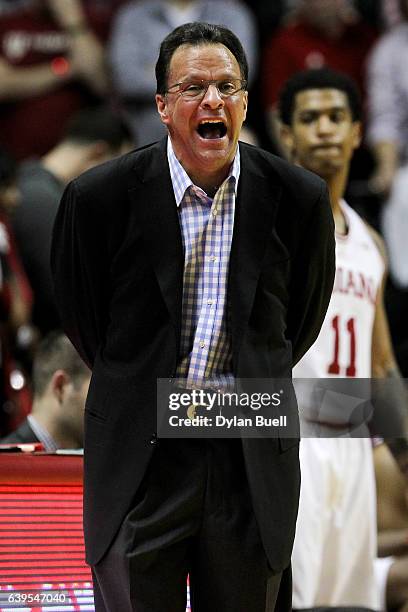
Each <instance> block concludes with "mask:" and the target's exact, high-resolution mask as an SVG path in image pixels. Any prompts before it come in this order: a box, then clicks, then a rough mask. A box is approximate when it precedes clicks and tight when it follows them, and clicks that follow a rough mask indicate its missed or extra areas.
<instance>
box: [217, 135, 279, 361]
mask: <svg viewBox="0 0 408 612" xmlns="http://www.w3.org/2000/svg"><path fill="white" fill-rule="evenodd" d="M240 153H241V174H240V180H239V186H238V194H237V200H236V206H235V220H234V234H233V239H232V246H231V258H230V273H229V285H228V291H229V293H228V295H229V305H230V316H231V324H232V343H233V355H234V364H235V367H236V364H237V358H238V353H239V348H240V344H241V341H242V337H243V331H244V330H245V328H246V326H247V323H248V319H249V316H250V313H251V309H252V304H253V301H254V297H255V292H256V289H257V285H258V278H259V274H260V270H261V266H262V261H263V257H264V254H265V249H266V246H267V243H268V238H269V237H270V235H271V233H272V229H273V226H274V219H275V214H276V210H277V205H278V202H279V199H280V195H281V188H280V187H279V186H278V185H276V186H274V185H273V183H272V181H271V179H270V177H266V176H265V175H264V174H263V173H262V172H261V171H260V170H259V168H258V167H257V165H256V164H254V163H253V161H252V157H251V155H250V154H249V151H248V149H247V147H244V146H240Z"/></svg>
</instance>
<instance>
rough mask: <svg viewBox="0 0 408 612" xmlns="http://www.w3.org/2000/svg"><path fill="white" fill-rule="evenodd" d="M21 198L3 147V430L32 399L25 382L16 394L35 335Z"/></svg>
mask: <svg viewBox="0 0 408 612" xmlns="http://www.w3.org/2000/svg"><path fill="white" fill-rule="evenodd" d="M20 198H21V195H20V192H19V189H18V186H17V165H16V162H15V160H14V159H13V158H12V157H11V156H10V155H9V154H8V153H7V152H6V151H5V150H2V149H0V430H3V431H4V430H5V429H6V428H7V427H8V426H9V423H10V422H12V420H13V415H14V413H15V412H16V413H17V412H19V411H20V410H21V409H24V404H27V400H28V401H29V398H28V397H26V394H25V393H23V390H22V387H23V385H20V386H19V391H20V392H19V393H16V389H14V385H13V382H12V378H13V374H12V373H13V372H15V371H16V364H15V356H16V351H17V350H19V351H20V349H25V350H27V349H30V344H31V342H32V340H33V339H34V336H35V334H34V333H33V329H32V327H31V308H32V303H33V294H32V290H31V286H30V284H29V281H28V278H27V275H26V273H25V271H24V268H23V266H22V263H21V260H20V255H19V252H18V249H17V247H16V243H15V239H14V234H13V230H12V228H11V225H10V220H9V215H10V214H12V213H13V211H14V210H15V208H16V207H18V205H19V202H20ZM20 352H21V351H20ZM6 403H7V404H8V410H7V412H6V411H4V407H5V404H6Z"/></svg>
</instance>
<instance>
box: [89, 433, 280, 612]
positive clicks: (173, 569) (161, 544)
mask: <svg viewBox="0 0 408 612" xmlns="http://www.w3.org/2000/svg"><path fill="white" fill-rule="evenodd" d="M265 469H267V466H265ZM92 572H93V578H94V593H95V609H96V611H97V612H185V609H186V582H187V575H189V579H190V595H191V605H192V610H193V611H194V612H270V611H273V610H274V609H275V605H276V610H279V612H286V611H287V610H290V609H291V588H290V569H289V570H288V571H287V572H284V573H283V577H284V578H283V580H282V588H281V592H280V594H279V595H278V593H279V588H280V585H281V579H282V574H278V575H272V572H271V570H270V568H269V566H268V562H267V558H266V555H265V552H264V549H263V546H262V542H261V539H260V535H259V532H258V526H257V524H256V520H255V517H254V514H253V511H252V503H251V498H250V493H249V486H248V482H247V479H246V472H245V465H244V460H243V456H242V447H241V442H240V440H216V441H209V440H161V441H159V444H158V448H157V449H156V451H155V454H154V456H153V458H152V460H151V463H150V465H149V467H148V470H147V472H146V475H145V478H144V480H143V482H142V484H141V486H140V488H139V490H138V492H137V496H136V498H135V500H134V504H133V507H132V509H131V511H130V512H129V513H128V515H127V516H126V518H125V520H124V522H123V523H122V526H121V529H120V531H119V533H118V535H117V537H116V538H115V540H114V542H113V544H112V545H111V547H110V549H109V550H108V552H107V553H106V555H105V556H104V557H103V559H102V560H101V561H100V562H99V563H97V564H96V565H95V566H94V567H93V568H92ZM278 597H279V599H278V601H279V603H276V602H277V598H278Z"/></svg>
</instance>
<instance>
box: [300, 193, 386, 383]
mask: <svg viewBox="0 0 408 612" xmlns="http://www.w3.org/2000/svg"><path fill="white" fill-rule="evenodd" d="M341 209H342V211H343V213H344V215H345V218H346V221H347V226H348V233H347V235H346V236H341V235H337V234H336V277H335V282H334V287H333V293H332V296H331V299H330V304H329V308H328V310H327V313H326V318H325V320H324V322H323V326H322V328H321V330H320V334H319V336H318V338H317V340H316V342H315V343H314V344H313V346H312V347H311V348H310V349H309V350H308V352H307V353H306V354H305V355H304V356H303V358H302V359H301V360H300V361H299V363H298V364H297V365H296V366H295V368H294V369H293V377H294V378H327V377H329V378H330V377H334V376H340V377H342V378H344V377H357V378H369V377H371V340H372V331H373V324H374V315H375V306H376V300H377V293H378V290H379V287H380V284H381V281H382V277H383V274H384V261H383V258H382V257H381V255H380V252H379V250H378V247H377V246H376V244H375V242H374V240H373V238H372V237H371V235H370V232H369V231H368V229H367V226H366V225H365V223H364V222H363V220H362V219H361V217H360V216H359V215H358V214H357V213H356V212H355V211H354V210H353V209H352V208H350V206H348V205H347V204H346V203H345V202H344V201H342V202H341Z"/></svg>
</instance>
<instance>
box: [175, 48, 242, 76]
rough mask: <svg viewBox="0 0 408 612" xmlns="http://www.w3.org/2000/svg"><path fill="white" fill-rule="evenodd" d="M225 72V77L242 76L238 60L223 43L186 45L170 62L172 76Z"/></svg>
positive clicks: (179, 49) (176, 52) (177, 51)
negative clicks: (210, 71)
mask: <svg viewBox="0 0 408 612" xmlns="http://www.w3.org/2000/svg"><path fill="white" fill-rule="evenodd" d="M208 70H213V71H218V72H223V73H225V75H230V74H234V75H236V74H237V72H238V75H240V67H239V64H238V61H237V59H236V58H235V56H234V55H233V54H232V53H231V51H230V50H229V49H228V48H227V47H226V46H225V45H223V44H221V43H208V44H207V43H205V44H197V45H192V44H185V45H181V46H180V47H178V48H177V49H176V50H175V52H174V53H173V56H172V58H171V61H170V66H169V73H170V75H172V76H174V75H179V74H185V75H189V74H190V73H197V74H198V73H200V72H206V71H208Z"/></svg>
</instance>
